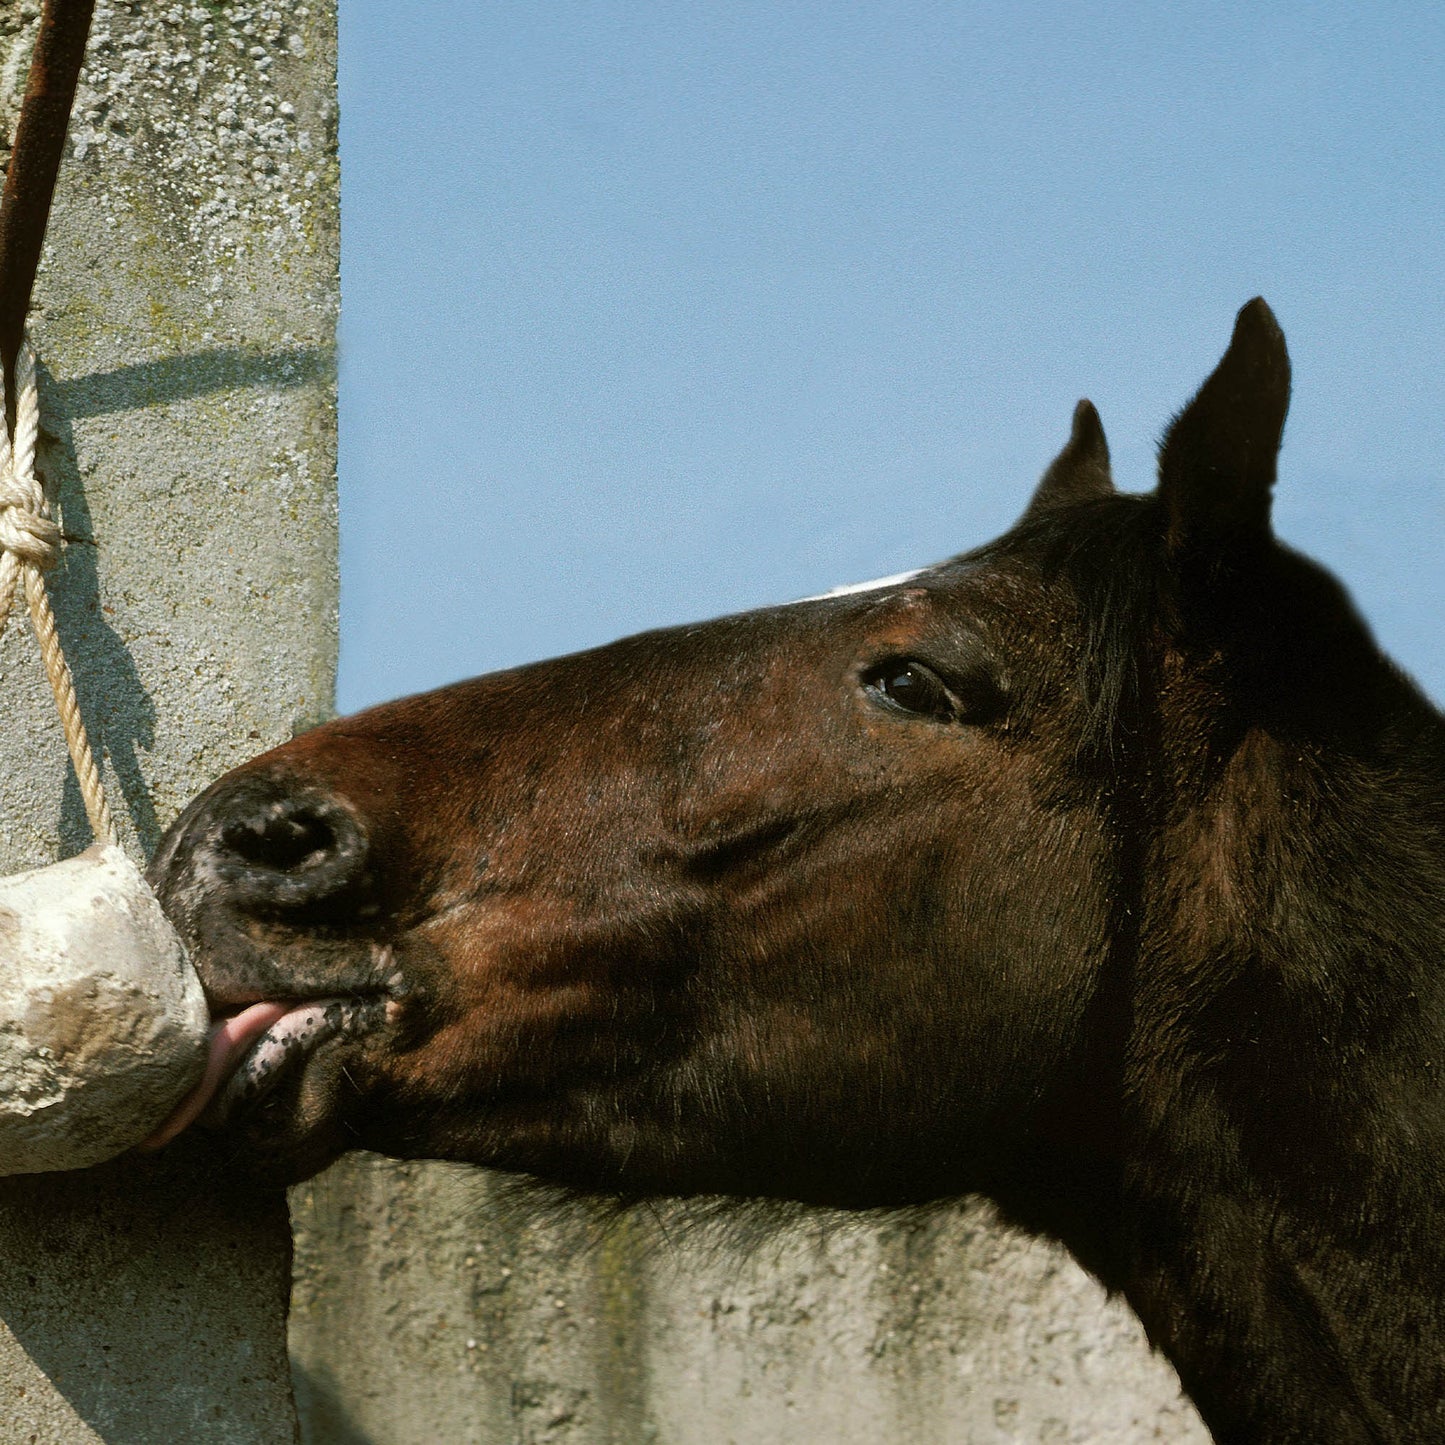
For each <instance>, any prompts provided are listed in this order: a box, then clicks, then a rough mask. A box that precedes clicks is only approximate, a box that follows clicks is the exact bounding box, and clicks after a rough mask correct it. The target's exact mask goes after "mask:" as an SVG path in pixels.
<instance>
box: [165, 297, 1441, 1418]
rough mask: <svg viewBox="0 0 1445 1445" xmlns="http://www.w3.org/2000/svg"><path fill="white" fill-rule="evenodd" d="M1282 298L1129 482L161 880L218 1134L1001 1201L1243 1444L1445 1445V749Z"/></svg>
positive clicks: (364, 744)
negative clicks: (1398, 633) (1293, 439)
mask: <svg viewBox="0 0 1445 1445" xmlns="http://www.w3.org/2000/svg"><path fill="white" fill-rule="evenodd" d="M1288 396H1289V363H1288V359H1287V356H1286V353H1285V347H1284V340H1283V337H1282V336H1281V335H1280V332H1279V329H1278V327H1277V326H1276V325H1275V322H1274V318H1273V316H1272V315H1271V314H1270V312H1269V309H1268V308H1267V307H1266V306H1265V305H1264V303H1263V302H1262V301H1254V302H1251V303H1250V304H1249V305H1248V306H1246V307H1245V308H1244V309H1243V310H1242V311H1241V312H1240V315H1239V318H1238V321H1237V323H1236V327H1235V332H1234V337H1233V340H1232V341H1231V343H1230V347H1229V350H1228V352H1227V353H1226V355H1225V357H1224V359H1223V361H1221V363H1220V365H1219V367H1218V368H1217V369H1216V371H1215V372H1214V373H1213V375H1212V376H1210V378H1209V379H1208V380H1207V381H1206V382H1205V384H1204V386H1203V388H1202V389H1201V390H1200V392H1199V394H1198V395H1197V396H1196V397H1195V398H1194V400H1193V401H1192V402H1191V403H1190V404H1189V406H1188V407H1187V408H1186V409H1185V410H1184V411H1183V412H1182V413H1181V415H1180V416H1179V417H1178V418H1177V420H1176V421H1175V422H1174V424H1173V425H1172V427H1171V428H1170V430H1169V432H1168V435H1167V437H1166V439H1165V442H1164V444H1163V447H1162V449H1161V454H1160V470H1159V486H1158V490H1157V492H1155V493H1153V494H1151V495H1148V496H1127V495H1121V494H1118V493H1116V492H1115V491H1114V488H1113V485H1112V483H1111V481H1110V477H1109V463H1108V451H1107V447H1106V445H1105V441H1104V436H1103V432H1102V429H1101V428H1100V425H1099V420H1098V417H1097V415H1096V414H1095V412H1094V410H1093V408H1092V407H1091V406H1090V405H1089V404H1088V403H1087V402H1084V403H1081V404H1080V406H1079V408H1078V411H1077V412H1076V414H1075V418H1074V428H1073V434H1072V436H1071V437H1070V440H1069V442H1068V445H1067V446H1066V447H1065V449H1064V451H1063V453H1062V454H1061V455H1060V457H1059V458H1058V459H1057V461H1055V463H1054V464H1053V466H1052V467H1051V468H1050V470H1049V472H1048V473H1047V474H1046V476H1045V478H1044V480H1043V482H1042V483H1041V484H1040V487H1039V489H1038V491H1037V493H1036V495H1035V497H1034V499H1033V502H1032V503H1031V505H1030V506H1029V508H1028V510H1027V512H1026V513H1025V515H1024V516H1023V518H1022V519H1021V521H1020V522H1019V523H1018V525H1017V526H1016V527H1014V529H1013V530H1012V531H1010V532H1009V533H1007V534H1006V535H1005V536H1004V537H1002V538H1000V539H999V540H998V541H997V542H994V543H992V544H991V545H989V546H986V547H983V548H981V549H980V550H978V551H976V552H973V553H970V554H968V555H966V556H964V557H960V558H957V559H955V560H954V561H951V562H948V563H945V564H943V565H941V566H938V567H933V568H929V569H927V570H925V571H923V572H920V573H917V574H913V575H912V576H910V577H907V578H903V579H893V580H892V581H890V582H889V583H888V584H885V585H880V586H877V587H874V588H871V589H864V590H855V591H851V592H846V593H844V594H841V595H837V596H831V597H825V598H820V599H814V600H810V601H807V602H804V603H799V604H794V605H792V606H788V607H778V608H770V609H765V610H763V611H759V612H752V613H747V614H744V615H742V616H738V617H729V618H724V619H722V620H720V621H717V622H712V623H708V624H706V625H702V626H696V627H683V628H675V629H671V630H668V631H663V632H655V633H649V634H646V635H643V636H640V637H633V638H629V639H627V640H625V641H622V642H618V643H615V644H613V645H612V646H610V647H604V648H601V649H598V650H596V651H593V652H588V653H583V654H580V655H578V656H575V657H569V658H563V659H559V660H557V661H554V662H546V663H540V664H537V665H535V666H531V667H524V668H519V669H516V670H515V671H511V672H505V673H500V674H497V675H494V676H490V677H483V678H479V679H476V680H475V681H472V682H467V683H463V684H460V685H458V686H456V687H451V688H447V689H444V690H442V691H440V692H436V693H432V694H428V695H426V696H423V697H416V698H409V699H405V700H403V701H401V702H397V703H392V704H389V705H387V706H385V707H380V708H375V709H373V710H371V711H370V712H366V713H363V714H361V715H359V716H357V717H353V718H343V719H341V720H339V721H337V722H335V723H332V724H330V725H328V726H326V727H323V728H320V729H318V730H316V731H315V732H312V733H309V734H307V735H305V736H303V737H300V738H298V739H296V740H295V741H294V742H293V743H291V744H289V745H288V746H286V747H283V748H280V749H277V750H276V751H275V752H272V753H268V754H266V755H265V756H264V757H262V758H258V759H257V760H256V761H254V762H253V763H250V764H248V765H247V766H246V767H244V768H241V769H239V770H238V771H236V772H234V773H232V774H230V775H228V776H227V777H226V778H223V779H222V780H221V781H220V782H219V783H217V784H216V785H215V786H214V787H213V788H211V789H210V790H209V791H208V792H207V793H205V794H204V795H203V796H202V797H200V798H199V799H197V800H196V802H195V803H193V804H192V805H191V807H190V808H189V809H188V810H187V811H186V813H185V814H184V815H183V816H182V817H181V819H180V820H179V821H178V822H177V823H176V825H175V827H174V828H173V829H172V831H171V833H170V834H169V836H168V838H167V840H166V842H165V844H164V846H163V847H162V850H161V852H160V854H159V855H158V857H157V859H156V862H155V865H154V870H153V876H154V879H155V882H156V884H157V886H158V888H159V890H160V893H161V896H162V898H163V900H164V901H165V904H166V907H167V908H168V910H169V911H170V913H171V915H172V916H173V918H174V919H175V921H176V923H177V925H178V926H179V928H180V929H181V932H182V934H183V936H184V937H185V938H186V941H187V943H188V945H189V946H190V948H191V950H192V952H193V956H194V957H195V959H196V962H197V964H198V967H199V968H200V970H201V972H202V976H203V978H204V980H205V982H206V986H207V989H208V992H209V995H210V998H211V1002H212V1006H213V1009H214V1011H215V1012H216V1014H217V1015H218V1016H223V1017H224V1018H225V1019H227V1020H228V1022H227V1024H226V1026H225V1027H226V1031H227V1032H226V1034H225V1039H224V1041H223V1043H222V1044H219V1045H218V1065H219V1066H220V1067H219V1068H218V1072H220V1073H224V1072H225V1070H226V1069H228V1068H231V1067H233V1066H234V1065H235V1063H236V1061H237V1060H238V1059H241V1060H243V1061H242V1062H241V1064H240V1068H239V1072H237V1073H236V1074H235V1076H234V1077H233V1079H232V1081H231V1082H230V1083H229V1084H228V1085H225V1086H223V1087H222V1088H221V1089H220V1091H219V1092H218V1093H217V1095H216V1097H215V1098H213V1099H212V1098H198V1099H197V1100H196V1101H195V1103H196V1105H197V1107H200V1106H201V1105H205V1106H206V1107H207V1108H208V1110H209V1114H208V1118H209V1122H211V1123H212V1124H215V1125H220V1126H223V1127H225V1128H226V1129H227V1130H228V1131H230V1134H231V1137H232V1139H233V1140H234V1139H243V1140H245V1141H246V1142H247V1144H248V1146H249V1153H248V1155H247V1157H248V1158H250V1159H251V1160H252V1161H253V1163H254V1164H255V1165H256V1167H276V1168H279V1169H280V1170H282V1171H283V1172H287V1173H289V1174H291V1175H293V1176H296V1175H300V1174H304V1173H306V1172H308V1171H312V1170H315V1169H317V1168H319V1167H321V1166H322V1165H323V1164H325V1163H326V1162H327V1161H328V1160H329V1159H331V1158H333V1157H334V1156H335V1155H336V1154H337V1153H339V1152H340V1151H342V1150H343V1149H346V1148H348V1147H351V1146H354V1145H360V1146H365V1147H368V1148H374V1149H380V1150H383V1151H386V1152H389V1153H394V1154H398V1155H404V1156H427V1157H439V1158H449V1159H464V1160H475V1161H478V1162H481V1163H487V1164H493V1165H499V1166H502V1167H504V1168H509V1169H515V1170H524V1171H530V1172H535V1173H537V1174H540V1175H543V1176H545V1177H548V1178H553V1179H560V1180H563V1181H566V1182H569V1183H572V1184H575V1185H579V1186H582V1187H584V1188H591V1189H600V1190H606V1191H613V1192H622V1193H625V1194H637V1193H645V1192H650V1191H651V1192H670V1193H697V1192H718V1193H730V1194H746V1195H765V1196H774V1197H783V1198H791V1199H798V1200H804V1201H818V1202H822V1203H827V1204H834V1205H844V1206H858V1207H866V1206H880V1205H893V1204H904V1203H916V1202H924V1201H929V1200H934V1199H940V1198H946V1197H949V1196H956V1195H959V1194H962V1193H965V1192H969V1191H982V1192H985V1193H987V1194H989V1195H991V1196H992V1197H994V1198H995V1199H997V1200H998V1201H999V1202H1000V1203H1001V1205H1002V1206H1003V1207H1004V1208H1005V1209H1006V1210H1007V1211H1009V1212H1010V1213H1011V1214H1012V1216H1013V1217H1014V1218H1015V1219H1017V1220H1019V1221H1020V1222H1022V1223H1023V1224H1025V1225H1026V1226H1028V1227H1030V1228H1033V1229H1037V1230H1042V1231H1046V1232H1048V1233H1051V1234H1053V1235H1055V1236H1057V1237H1058V1238H1060V1239H1062V1240H1063V1241H1064V1242H1065V1243H1066V1244H1067V1245H1068V1246H1069V1247H1070V1248H1072V1249H1073V1250H1074V1252H1075V1253H1076V1254H1077V1255H1078V1257H1079V1258H1080V1259H1081V1260H1083V1261H1084V1263H1085V1264H1087V1265H1088V1266H1089V1267H1090V1268H1091V1269H1093V1270H1094V1271H1095V1272H1096V1273H1097V1274H1098V1275H1099V1277H1100V1278H1101V1279H1102V1280H1103V1281H1104V1282H1105V1283H1106V1284H1107V1285H1108V1286H1109V1287H1111V1288H1112V1289H1116V1290H1120V1291H1122V1292H1123V1293H1124V1294H1125V1295H1126V1296H1127V1298H1128V1299H1129V1301H1130V1302H1131V1304H1132V1305H1133V1306H1134V1308H1135V1309H1136V1310H1137V1311H1138V1313H1139V1314H1140V1316H1141V1317H1142V1318H1143V1320H1144V1322H1145V1324H1146V1326H1147V1327H1148V1329H1149V1331H1150V1334H1151V1337H1152V1338H1153V1339H1154V1340H1155V1342H1156V1343H1157V1344H1158V1345H1159V1347H1160V1348H1161V1349H1163V1350H1165V1351H1166V1352H1167V1353H1168V1354H1169V1356H1170V1358H1171V1359H1172V1360H1173V1361H1174V1362H1175V1364H1176V1365H1177V1367H1178V1369H1179V1371H1180V1374H1181V1376H1182V1378H1183V1380H1184V1383H1185V1386H1186V1388H1187V1389H1188V1390H1189V1392H1190V1393H1191V1395H1192V1396H1193V1398H1194V1399H1195V1400H1196V1402H1197V1403H1198V1405H1199V1408H1200V1410H1201V1412H1202V1414H1203V1415H1204V1417H1205V1419H1206V1420H1207V1421H1208V1423H1209V1424H1210V1426H1211V1428H1212V1429H1213V1430H1214V1432H1215V1434H1216V1436H1217V1438H1219V1439H1220V1440H1226V1441H1248V1442H1271V1445H1276V1442H1287V1441H1310V1442H1321V1441H1332V1442H1336V1441H1337V1442H1353V1441H1372V1442H1383V1441H1425V1440H1438V1439H1442V1438H1445V1329H1442V1303H1441V1294H1442V1286H1445V1261H1442V1251H1445V1217H1442V1215H1445V1211H1442V1206H1441V1197H1442V1184H1445V1178H1442V1174H1445V1089H1442V1084H1441V1077H1440V1076H1441V1074H1442V1072H1445V999H1442V993H1441V981H1442V969H1441V966H1440V960H1441V958H1442V955H1445V728H1442V722H1441V719H1440V717H1439V716H1438V715H1437V713H1436V712H1435V711H1434V709H1433V708H1432V707H1431V706H1430V705H1429V704H1428V703H1427V702H1426V701H1425V699H1424V698H1423V697H1422V696H1421V695H1420V693H1419V692H1418V691H1417V690H1416V689H1415V687H1414V686H1413V685H1412V684H1411V683H1410V682H1409V681H1408V680H1407V679H1406V678H1404V677H1403V676H1402V675H1401V674H1400V673H1399V672H1398V671H1397V670H1396V669H1395V668H1394V667H1393V666H1392V665H1391V664H1390V663H1389V662H1388V661H1387V660H1386V659H1384V658H1383V657H1382V656H1381V655H1380V653H1379V652H1378V651H1377V649H1376V648H1375V646H1374V644H1373V642H1372V641H1371V639H1370V636H1369V634H1368V632H1367V631H1366V629H1365V627H1364V626H1363V624H1362V623H1361V622H1360V620H1359V619H1358V618H1357V616H1356V615H1355V613H1354V611H1353V610H1352V608H1351V606H1350V604H1349V602H1348V600H1347V599H1346V597H1345V595H1344V593H1343V592H1342V590H1341V589H1340V587H1339V586H1338V585H1337V584H1336V583H1335V582H1334V580H1333V579H1332V578H1330V577H1329V576H1328V575H1327V574H1325V573H1324V572H1323V571H1321V570H1320V569H1319V568H1318V567H1316V566H1314V565H1313V564H1312V563H1310V562H1308V561H1306V560H1305V559H1303V558H1301V557H1299V556H1297V555H1296V554H1294V553H1292V552H1290V551H1289V550H1288V549H1286V548H1285V547H1283V546H1281V545H1280V544H1279V543H1278V542H1277V541H1276V540H1275V539H1274V537H1273V536H1272V534H1271V531H1270V524H1269V511H1270V493H1271V487H1272V485H1273V482H1274V477H1275V458H1276V453H1277V450H1278V447H1279V441H1280V436H1281V432H1282V429H1283V425H1284V418H1285V411H1286V406H1287V403H1288Z"/></svg>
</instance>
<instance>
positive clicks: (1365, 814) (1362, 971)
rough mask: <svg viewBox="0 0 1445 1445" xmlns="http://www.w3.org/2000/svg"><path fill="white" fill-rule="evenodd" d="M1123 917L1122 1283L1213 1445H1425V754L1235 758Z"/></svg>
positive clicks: (1431, 789) (1442, 1139)
mask: <svg viewBox="0 0 1445 1445" xmlns="http://www.w3.org/2000/svg"><path fill="white" fill-rule="evenodd" d="M1151 870H1152V876H1155V877H1157V878H1158V879H1159V880H1160V881H1159V883H1158V884H1157V886H1155V887H1154V888H1153V889H1152V890H1151V889H1146V890H1145V896H1144V897H1143V898H1142V899H1141V918H1142V920H1143V923H1142V927H1141V934H1140V941H1139V954H1138V963H1137V969H1136V972H1135V979H1134V988H1133V997H1134V1018H1133V1024H1132V1026H1131V1027H1132V1030H1133V1032H1132V1037H1131V1039H1130V1042H1129V1047H1128V1062H1127V1065H1126V1072H1125V1080H1124V1089H1123V1094H1124V1098H1125V1100H1126V1105H1125V1109H1126V1115H1127V1116H1128V1118H1129V1120H1130V1123H1129V1124H1128V1125H1127V1126H1126V1132H1129V1131H1131V1132H1132V1143H1131V1144H1130V1145H1127V1146H1126V1149H1125V1162H1124V1164H1123V1173H1124V1185H1123V1188H1124V1195H1125V1198H1126V1200H1127V1201H1128V1203H1127V1207H1126V1210H1125V1213H1124V1216H1123V1223H1122V1227H1121V1232H1120V1245H1121V1254H1122V1259H1121V1263H1122V1270H1121V1277H1120V1279H1119V1281H1118V1282H1119V1283H1120V1284H1121V1286H1122V1287H1123V1289H1124V1291H1125V1293H1126V1294H1127V1295H1128V1296H1129V1298H1130V1299H1131V1302H1132V1303H1133V1304H1134V1306H1135V1308H1136V1310H1137V1311H1138V1312H1139V1314H1140V1315H1141V1317H1142V1318H1143V1319H1144V1322H1145V1324H1146V1326H1147V1327H1148V1328H1149V1329H1150V1331H1151V1334H1152V1335H1153V1337H1154V1338H1155V1341H1156V1343H1158V1344H1159V1345H1160V1346H1161V1347H1162V1348H1163V1349H1164V1350H1165V1351H1166V1353H1168V1354H1169V1355H1170V1356H1171V1358H1172V1359H1173V1360H1174V1363H1175V1365H1176V1367H1177V1368H1178V1369H1179V1372H1180V1376H1181V1378H1182V1379H1183V1381H1184V1384H1185V1387H1186V1389H1187V1390H1188V1391H1189V1393H1190V1394H1191V1395H1192V1397H1193V1398H1194V1399H1195V1401H1196V1403H1197V1404H1198V1405H1199V1407H1200V1409H1201V1412H1202V1413H1203V1415H1204V1417H1205V1419H1206V1421H1207V1422H1208V1423H1209V1424H1210V1425H1211V1428H1213V1429H1214V1431H1215V1433H1216V1436H1217V1438H1219V1439H1221V1440H1229V1441H1240V1442H1255V1441H1258V1442H1264V1441H1269V1442H1287V1441H1296V1440H1298V1441H1305V1440H1309V1441H1318V1440H1326V1439H1327V1440H1330V1441H1354V1440H1360V1441H1396V1440H1416V1439H1437V1438H1441V1437H1442V1436H1445V1309H1442V1303H1441V1301H1442V1299H1445V988H1442V980H1445V747H1442V746H1440V734H1439V732H1438V730H1437V731H1435V732H1432V733H1430V734H1429V736H1427V737H1425V738H1424V739H1423V743H1422V739H1421V737H1419V736H1417V737H1416V738H1415V739H1414V741H1413V743H1412V745H1411V746H1410V747H1409V748H1408V749H1401V750H1399V752H1398V755H1397V756H1395V757H1393V758H1391V759H1376V760H1374V761H1373V762H1372V763H1370V764H1369V765H1364V764H1361V763H1359V762H1358V761H1353V760H1350V759H1348V758H1344V757H1338V756H1337V757H1334V758H1328V757H1324V756H1322V755H1320V756H1306V755H1295V756H1292V757H1288V758H1286V757H1282V755H1281V750H1280V749H1278V748H1277V747H1275V746H1273V745H1270V746H1263V745H1260V746H1257V747H1255V748H1254V749H1253V750H1252V752H1251V749H1249V748H1242V749H1241V753H1240V756H1238V757H1237V758H1236V759H1234V760H1232V762H1231V765H1230V768H1229V769H1226V771H1225V773H1224V774H1223V775H1222V778H1221V781H1220V784H1219V786H1217V787H1216V788H1215V789H1214V790H1213V792H1212V796H1211V797H1210V800H1209V805H1208V806H1207V807H1205V808H1203V809H1200V810H1196V812H1195V814H1194V815H1193V816H1192V817H1191V818H1189V819H1184V818H1179V819H1176V820H1173V822H1172V824H1171V825H1170V826H1168V827H1166V828H1165V829H1164V830H1163V831H1162V833H1161V835H1160V838H1159V841H1158V844H1157V849H1156V856H1155V857H1154V858H1153V860H1152V863H1151Z"/></svg>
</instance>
